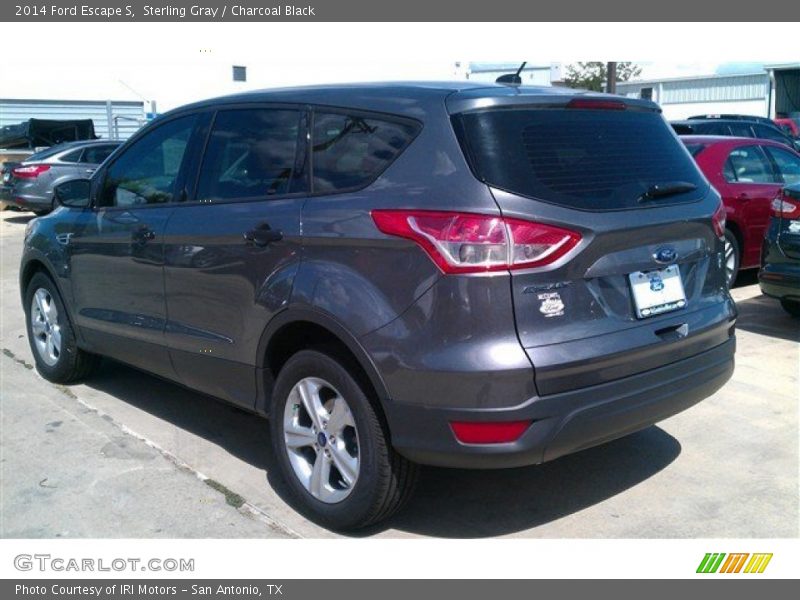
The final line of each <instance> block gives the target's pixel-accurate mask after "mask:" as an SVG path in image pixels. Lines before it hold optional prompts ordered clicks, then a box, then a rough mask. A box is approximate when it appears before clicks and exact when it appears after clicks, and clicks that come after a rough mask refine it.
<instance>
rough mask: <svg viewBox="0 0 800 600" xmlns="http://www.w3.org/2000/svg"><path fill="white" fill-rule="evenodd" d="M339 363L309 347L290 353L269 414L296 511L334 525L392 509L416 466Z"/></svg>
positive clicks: (365, 520) (350, 525) (369, 519)
mask: <svg viewBox="0 0 800 600" xmlns="http://www.w3.org/2000/svg"><path fill="white" fill-rule="evenodd" d="M344 363H345V361H339V360H337V359H335V358H333V357H332V356H329V355H327V354H323V353H321V352H318V351H314V350H303V351H301V352H298V353H297V354H295V355H294V356H293V357H292V358H290V359H289V361H288V362H287V363H286V364H285V365H284V366H283V368H282V369H281V371H280V373H279V374H278V378H277V381H276V382H275V391H274V394H273V403H272V409H271V419H270V427H271V433H272V444H273V449H274V451H275V455H276V457H277V463H278V465H279V467H280V470H281V474H282V475H283V477H284V479H285V480H286V481H287V484H288V487H289V489H290V490H291V492H292V496H293V498H294V500H295V501H296V503H297V505H298V507H299V509H300V510H301V512H303V513H305V514H306V515H308V516H309V517H310V518H311V519H312V520H314V521H316V522H318V523H320V524H322V525H324V526H326V527H330V528H332V529H355V528H358V527H364V526H367V525H370V524H372V523H375V522H377V521H381V520H383V519H386V518H388V517H389V516H391V515H392V514H394V513H395V512H396V511H397V510H398V509H400V508H401V507H402V505H403V504H404V503H405V502H406V500H408V498H409V497H410V495H411V492H412V490H413V488H414V484H415V483H416V479H417V470H418V467H417V466H416V465H414V464H412V463H410V462H409V461H408V460H406V459H405V458H403V457H402V456H400V455H399V454H397V453H396V452H395V451H394V449H393V448H392V447H391V445H390V444H389V442H388V435H387V432H386V431H385V428H384V425H383V424H382V423H381V420H380V418H379V416H378V414H377V412H376V410H375V407H374V406H373V405H372V403H371V402H370V401H369V398H368V397H367V394H366V393H365V391H364V390H363V389H362V387H361V385H360V384H359V383H358V380H357V378H356V377H354V376H353V374H352V373H351V372H350V371H349V370H348V368H347V367H345V365H344Z"/></svg>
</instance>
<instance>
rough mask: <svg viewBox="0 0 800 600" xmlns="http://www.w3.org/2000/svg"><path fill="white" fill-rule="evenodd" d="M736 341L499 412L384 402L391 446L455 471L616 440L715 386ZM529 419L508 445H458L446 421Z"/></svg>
mask: <svg viewBox="0 0 800 600" xmlns="http://www.w3.org/2000/svg"><path fill="white" fill-rule="evenodd" d="M735 349H736V339H735V337H731V338H730V339H729V340H728V341H726V342H724V343H722V344H721V345H719V346H716V347H714V348H712V349H711V350H707V351H705V352H703V353H701V354H697V355H694V356H692V357H690V358H685V359H683V360H680V361H678V362H674V363H672V364H669V365H666V366H663V367H659V368H657V369H652V370H650V371H646V372H643V373H639V374H637V375H632V376H629V377H625V378H623V379H618V380H615V381H612V382H608V383H603V384H600V385H594V386H591V387H586V388H582V389H579V390H573V391H569V392H564V393H559V394H552V395H549V396H541V397H534V398H531V399H530V400H528V401H526V402H525V403H523V404H522V405H520V406H517V407H513V408H500V409H468V410H464V409H447V408H434V407H427V406H421V405H409V404H400V403H396V402H390V403H387V404H388V406H387V407H386V408H387V417H388V419H389V424H390V428H391V432H392V444H393V445H394V447H395V449H396V450H397V451H398V452H399V453H400V454H402V455H403V456H405V457H407V458H408V459H410V460H412V461H415V462H418V463H422V464H429V465H436V466H445V467H458V468H480V469H484V468H506V467H518V466H524V465H532V464H538V463H541V462H545V461H549V460H553V459H555V458H558V457H560V456H564V455H566V454H570V453H572V452H577V451H579V450H583V449H585V448H589V447H591V446H595V445H598V444H602V443H604V442H607V441H610V440H613V439H616V438H618V437H622V436H624V435H627V434H629V433H633V432H634V431H637V430H640V429H643V428H645V427H648V426H649V425H652V424H653V423H656V422H658V421H661V420H662V419H665V418H667V417H669V416H672V415H674V414H676V413H678V412H681V411H682V410H685V409H687V408H689V407H690V406H692V405H694V404H696V403H698V402H700V401H701V400H703V399H704V398H706V397H708V396H710V395H711V394H713V393H714V392H716V391H717V390H718V389H719V388H721V387H722V386H723V385H724V384H725V382H726V381H728V379H730V377H731V375H732V374H733V368H734V352H735ZM527 419H530V420H532V421H533V423H532V425H531V426H530V427H529V428H528V429H527V431H526V432H525V433H524V434H523V435H522V436H521V437H520V438H519V439H518V440H517V441H515V442H512V443H503V444H486V445H476V444H462V443H460V442H458V441H457V440H456V438H455V436H454V435H453V432H452V430H451V429H450V422H451V421H470V420H473V421H494V420H496V421H513V420H527Z"/></svg>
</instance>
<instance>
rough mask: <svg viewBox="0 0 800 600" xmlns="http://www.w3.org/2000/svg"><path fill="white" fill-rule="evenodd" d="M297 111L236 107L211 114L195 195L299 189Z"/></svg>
mask: <svg viewBox="0 0 800 600" xmlns="http://www.w3.org/2000/svg"><path fill="white" fill-rule="evenodd" d="M300 116H301V113H300V111H297V110H291V109H286V110H285V109H266V108H264V109H261V108H257V109H242V110H224V111H220V112H218V113H217V116H216V118H215V119H214V126H213V129H212V131H211V137H210V138H209V140H208V146H207V148H206V152H205V156H204V157H203V165H202V167H201V169H200V181H199V183H198V187H197V197H198V198H199V199H201V200H204V201H208V200H211V201H214V200H233V199H239V200H242V199H265V198H267V197H269V196H281V195H285V194H288V193H291V192H300V191H304V181H302V180H301V179H299V178H297V177H295V173H294V169H295V158H296V154H297V140H298V134H299V128H300Z"/></svg>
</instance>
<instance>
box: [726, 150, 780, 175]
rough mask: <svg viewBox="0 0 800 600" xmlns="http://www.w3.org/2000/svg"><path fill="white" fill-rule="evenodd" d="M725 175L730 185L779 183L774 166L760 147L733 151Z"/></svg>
mask: <svg viewBox="0 0 800 600" xmlns="http://www.w3.org/2000/svg"><path fill="white" fill-rule="evenodd" d="M727 163H728V164H727V165H726V167H725V170H724V173H725V178H726V179H727V180H728V182H729V183H777V179H776V177H775V174H774V173H773V171H772V166H771V165H770V163H769V160H767V157H766V156H765V155H764V153H763V152H762V151H761V149H760V148H759V147H758V146H743V147H741V148H736V149H735V150H732V151H731V153H730V155H729V156H728V160H727Z"/></svg>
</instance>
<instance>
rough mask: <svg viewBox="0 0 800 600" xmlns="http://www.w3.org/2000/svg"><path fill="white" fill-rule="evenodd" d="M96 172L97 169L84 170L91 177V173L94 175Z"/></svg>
mask: <svg viewBox="0 0 800 600" xmlns="http://www.w3.org/2000/svg"><path fill="white" fill-rule="evenodd" d="M96 170H97V169H86V172H87V173H88V174H89V175H91V174H92V173H94V172H95V171H96Z"/></svg>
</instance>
